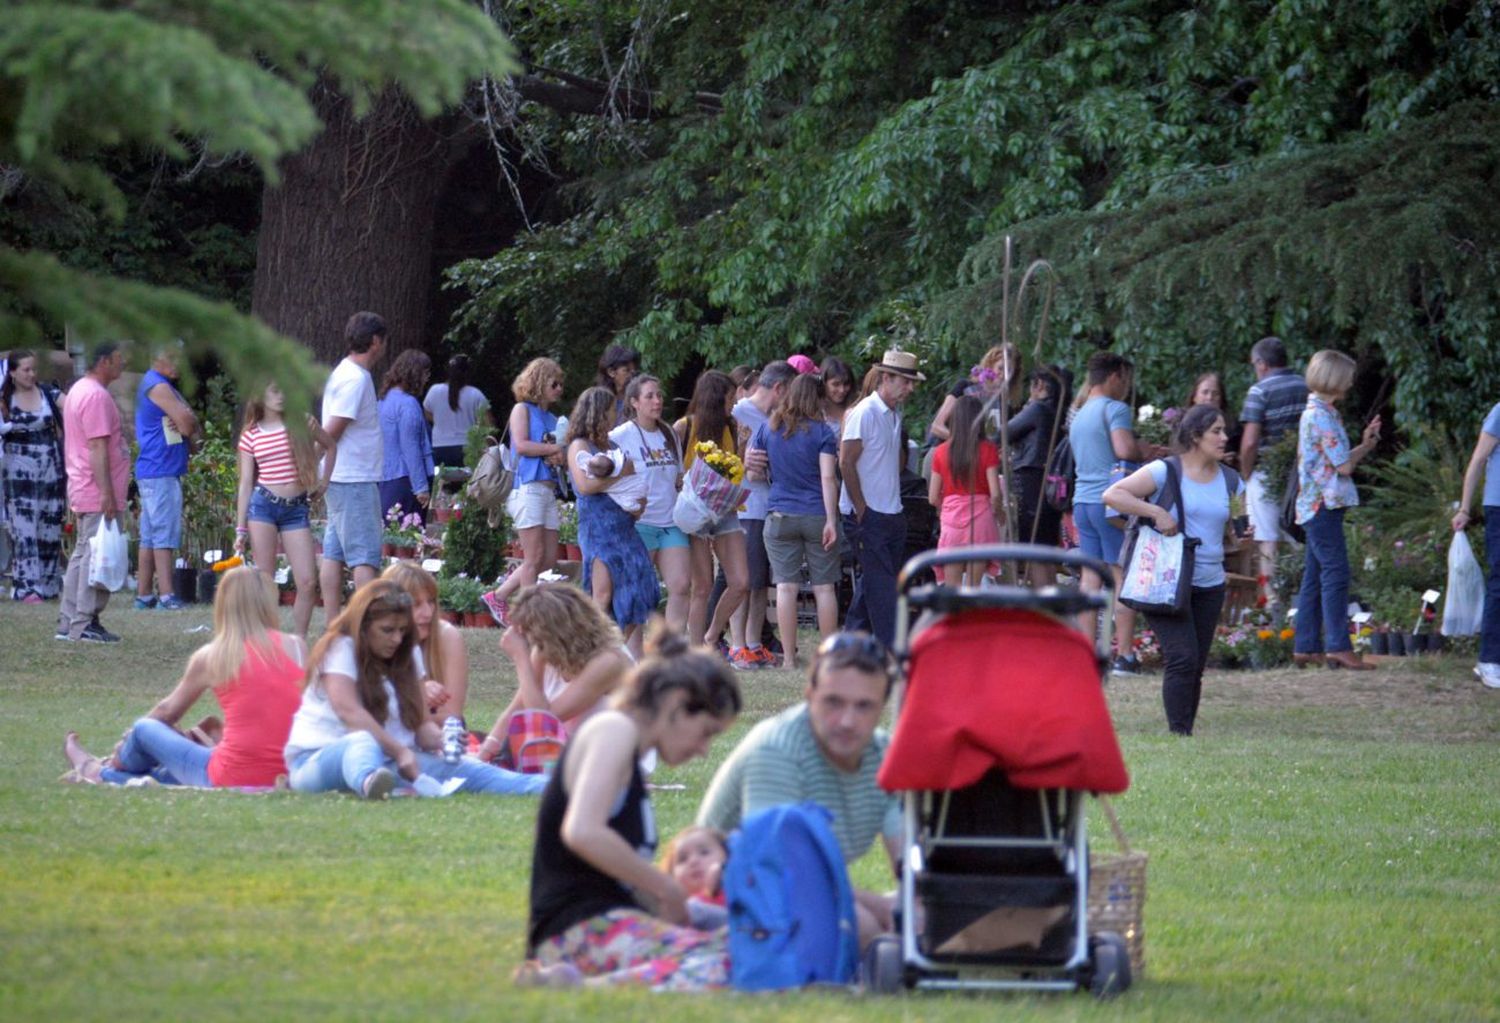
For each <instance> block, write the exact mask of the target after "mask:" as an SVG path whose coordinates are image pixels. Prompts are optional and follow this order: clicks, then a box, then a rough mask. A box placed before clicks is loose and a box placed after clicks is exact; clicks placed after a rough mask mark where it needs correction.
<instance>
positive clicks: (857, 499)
mask: <svg viewBox="0 0 1500 1023" xmlns="http://www.w3.org/2000/svg"><path fill="white" fill-rule="evenodd" d="M864 450H865V443H864V441H862V440H860V439H859V438H858V437H845V438H844V443H843V444H841V445H839V469H840V470H842V471H843V474H844V487H845V488H846V489H847V490H848V491H849V503H850V504H852V505H853V506H854V521H855V522H860V521H863V519H864V517H865V492H864V490H862V489H861V488H860V485H859V456H860V454H862V453H863V452H864Z"/></svg>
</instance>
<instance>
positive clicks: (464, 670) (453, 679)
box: [432, 619, 469, 718]
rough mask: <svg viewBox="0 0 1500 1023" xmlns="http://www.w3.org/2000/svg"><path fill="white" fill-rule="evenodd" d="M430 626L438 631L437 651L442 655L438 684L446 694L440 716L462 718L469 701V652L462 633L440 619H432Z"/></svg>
mask: <svg viewBox="0 0 1500 1023" xmlns="http://www.w3.org/2000/svg"><path fill="white" fill-rule="evenodd" d="M432 626H433V628H435V629H437V630H438V633H437V642H438V649H439V650H440V651H442V655H443V677H442V678H440V679H438V682H440V683H442V686H443V689H444V691H446V692H447V694H448V699H447V700H446V701H445V702H444V703H443V706H442V714H441V716H442V717H444V718H446V717H448V716H449V715H452V716H454V717H463V716H464V705H465V704H466V703H467V702H468V699H469V651H468V649H467V648H466V647H465V646H464V637H463V633H462V632H460V631H459V630H458V629H457V628H455V627H454V626H452V625H449V624H448V623H447V622H445V621H442V620H441V619H434V620H433V623H432Z"/></svg>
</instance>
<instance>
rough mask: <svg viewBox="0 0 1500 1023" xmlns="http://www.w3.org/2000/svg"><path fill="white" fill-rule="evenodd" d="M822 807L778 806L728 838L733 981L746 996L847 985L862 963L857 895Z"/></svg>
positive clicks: (829, 816) (752, 818)
mask: <svg viewBox="0 0 1500 1023" xmlns="http://www.w3.org/2000/svg"><path fill="white" fill-rule="evenodd" d="M832 820H833V815H832V814H830V813H829V812H828V811H827V810H826V809H824V808H823V807H821V806H819V805H818V804H816V803H791V804H787V805H785V806H773V807H770V808H768V809H765V810H761V811H759V812H758V813H754V814H751V815H750V816H749V817H748V818H746V819H745V821H744V823H743V824H742V825H741V827H740V830H739V831H737V832H736V833H735V834H733V835H731V836H730V838H729V862H728V864H727V865H726V866H725V868H724V894H725V900H726V902H727V903H728V905H729V980H730V983H732V984H733V985H734V986H735V987H736V988H738V989H739V990H741V991H775V990H780V989H782V988H792V987H802V986H803V985H806V984H819V983H823V984H847V983H849V982H850V981H852V980H853V979H854V971H855V968H856V966H857V964H858V961H859V935H858V931H857V928H856V926H855V922H854V890H853V889H852V888H851V887H850V885H849V872H848V870H847V869H846V868H845V866H844V857H843V853H842V852H841V851H840V849H839V843H838V839H837V838H835V837H834V834H833V828H832V826H831V825H830V822H831V821H832Z"/></svg>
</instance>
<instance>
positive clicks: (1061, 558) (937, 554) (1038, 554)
mask: <svg viewBox="0 0 1500 1023" xmlns="http://www.w3.org/2000/svg"><path fill="white" fill-rule="evenodd" d="M969 561H1039V562H1044V563H1047V564H1052V565H1060V566H1066V567H1069V568H1086V569H1088V570H1089V571H1090V572H1093V573H1094V574H1095V575H1097V576H1098V577H1099V578H1100V579H1102V580H1103V581H1104V587H1105V589H1108V590H1113V589H1114V586H1115V577H1114V573H1113V572H1112V571H1111V570H1110V567H1109V565H1107V564H1105V563H1104V562H1103V561H1100V560H1099V559H1098V558H1091V557H1089V556H1088V555H1087V554H1080V553H1078V552H1077V551H1065V550H1063V549H1062V548H1061V547H1051V546H1048V545H1046V544H1031V543H1011V544H976V545H975V546H973V547H944V548H942V549H941V550H930V551H923V552H922V553H921V554H918V555H916V556H915V557H913V558H912V559H911V560H910V561H908V562H907V563H906V564H905V565H903V566H902V568H901V574H900V575H899V576H898V577H897V579H896V589H897V591H898V592H900V593H906V592H907V591H908V590H909V589H910V587H911V585H912V580H914V579H915V578H916V577H917V576H918V575H920V574H921V573H922V572H923V571H925V570H926V569H929V568H937V567H938V566H940V565H952V564H955V563H960V562H969Z"/></svg>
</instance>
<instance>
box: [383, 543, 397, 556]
mask: <svg viewBox="0 0 1500 1023" xmlns="http://www.w3.org/2000/svg"><path fill="white" fill-rule="evenodd" d="M380 556H381V557H382V558H392V557H395V556H396V545H395V544H393V543H383V544H381V545H380Z"/></svg>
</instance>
